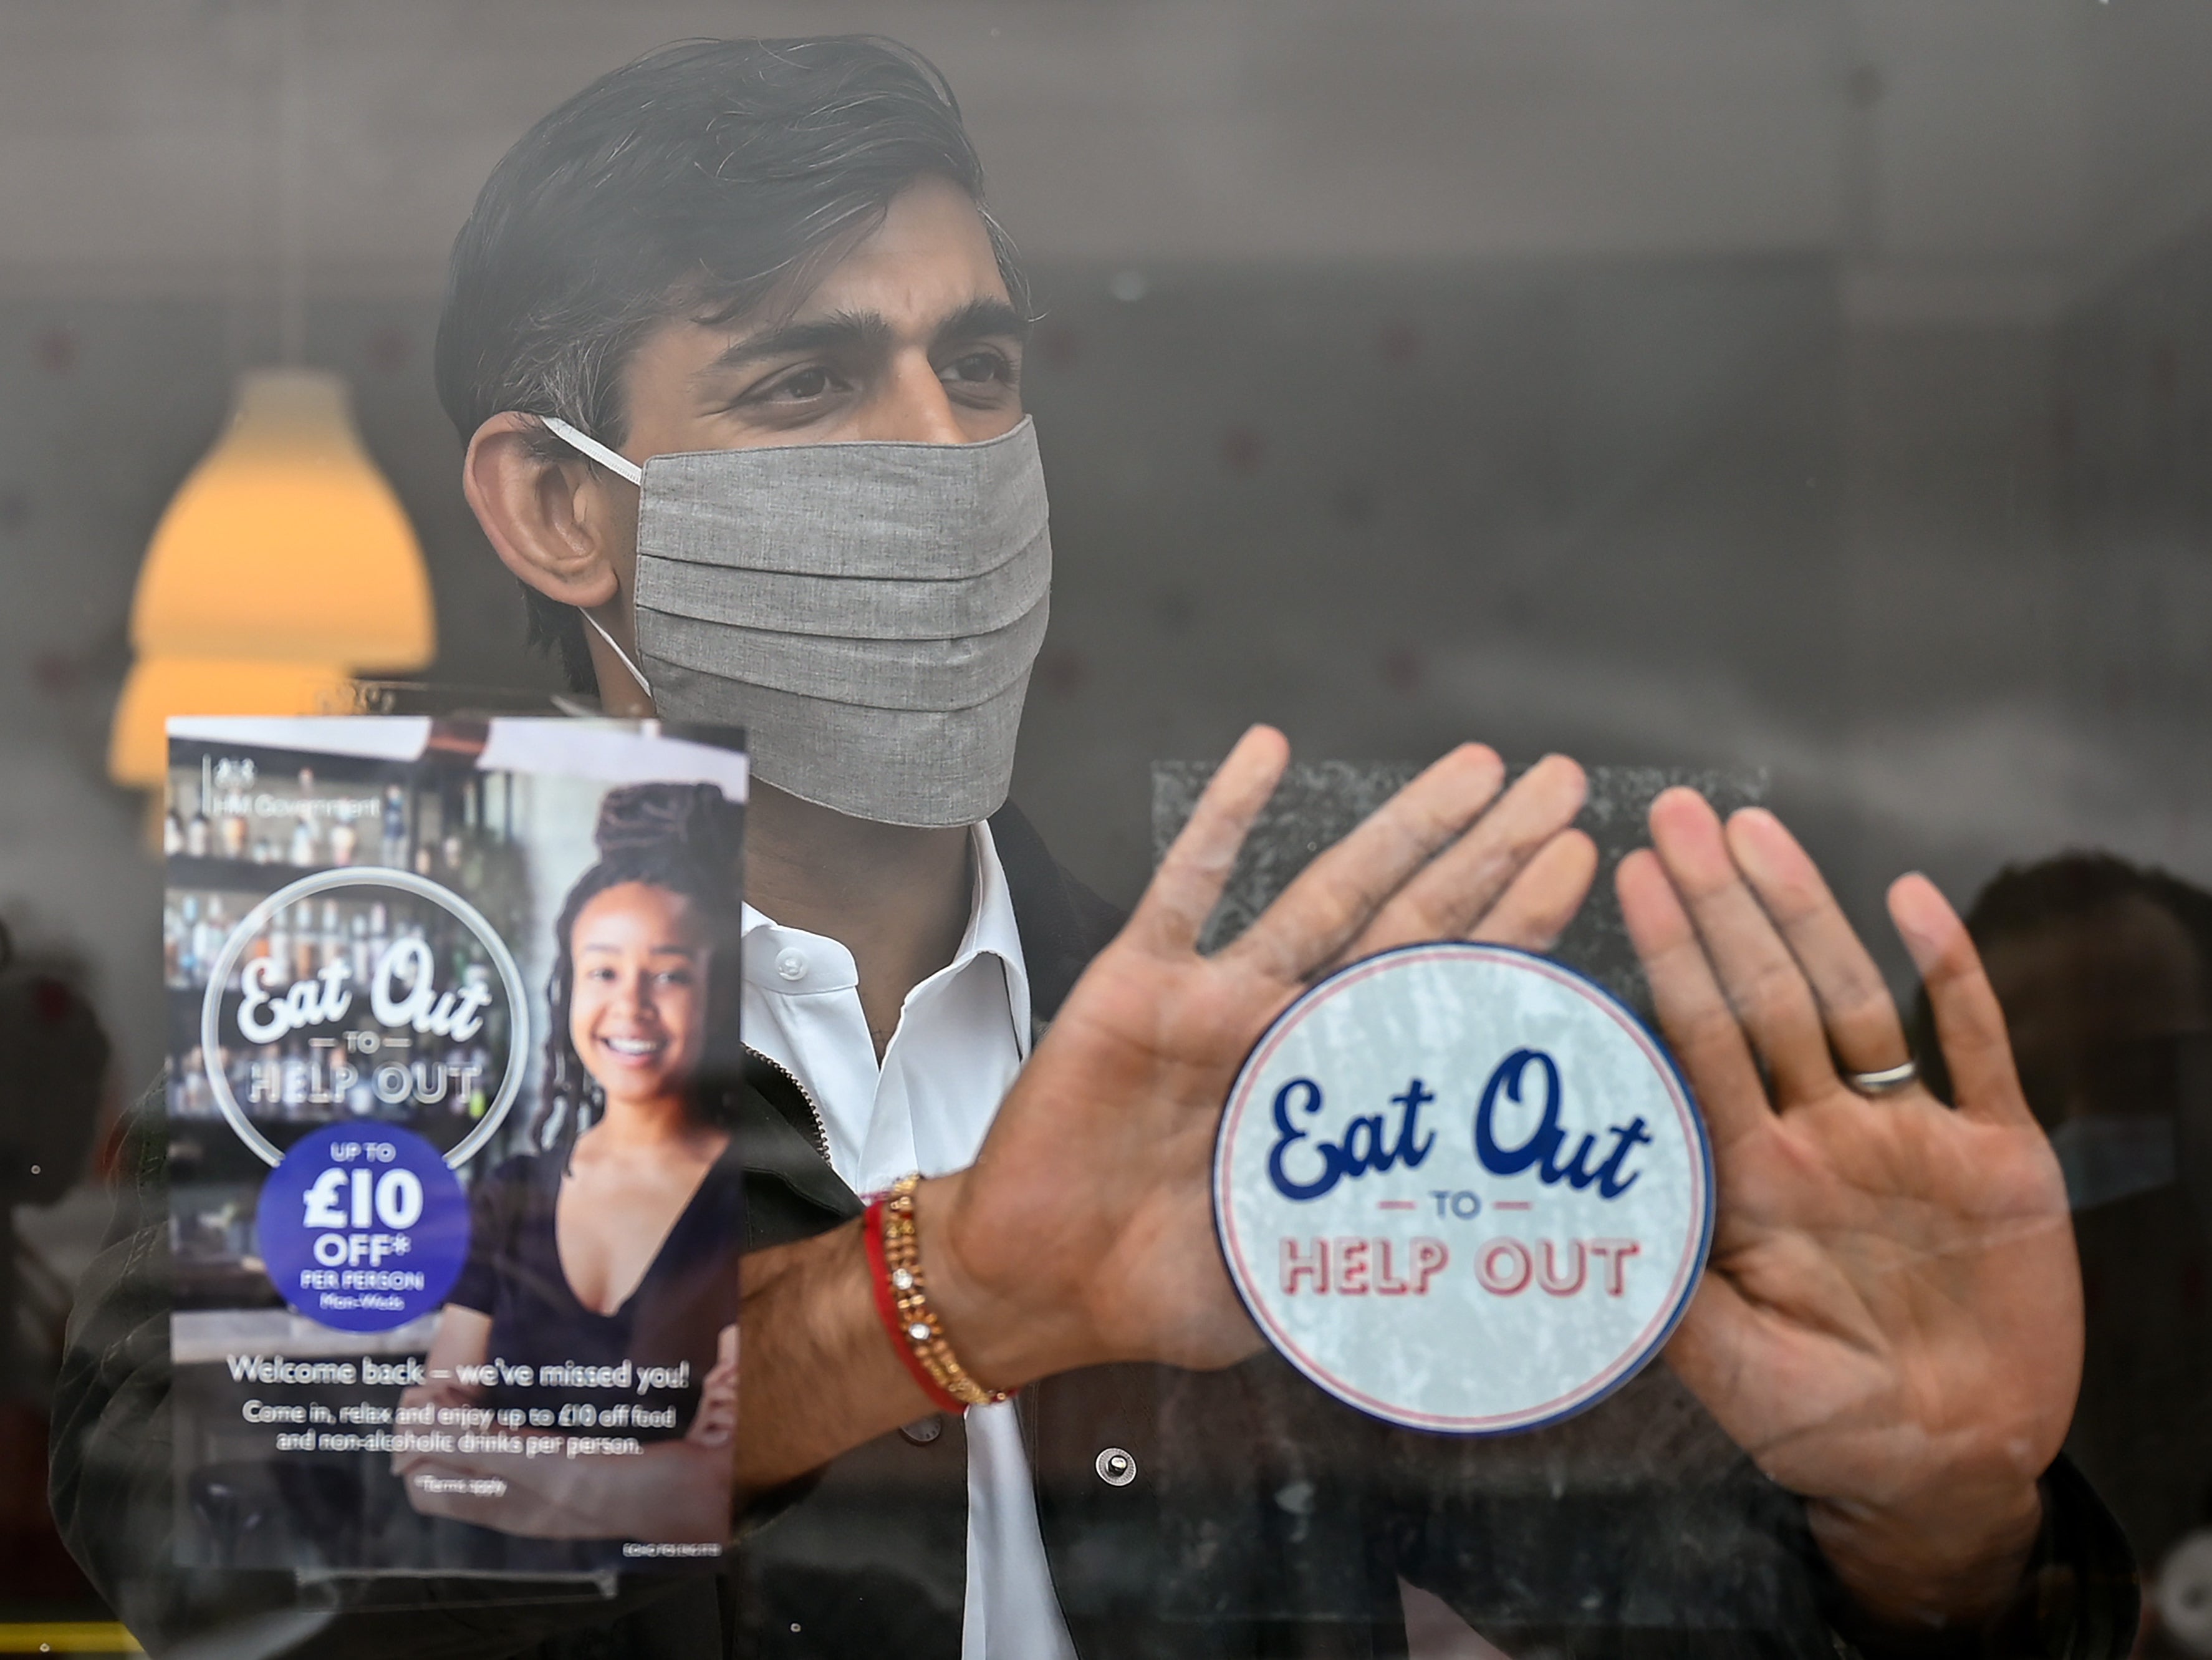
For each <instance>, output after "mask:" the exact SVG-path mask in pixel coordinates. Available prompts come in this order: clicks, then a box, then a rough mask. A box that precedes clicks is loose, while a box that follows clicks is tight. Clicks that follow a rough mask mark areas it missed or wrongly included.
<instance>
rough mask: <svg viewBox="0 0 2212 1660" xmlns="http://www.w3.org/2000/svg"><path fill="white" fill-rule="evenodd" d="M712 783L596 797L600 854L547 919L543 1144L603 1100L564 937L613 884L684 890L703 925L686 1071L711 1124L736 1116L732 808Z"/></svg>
mask: <svg viewBox="0 0 2212 1660" xmlns="http://www.w3.org/2000/svg"><path fill="white" fill-rule="evenodd" d="M738 811H739V810H738V808H736V807H734V806H732V805H731V804H730V803H729V802H728V801H727V800H725V799H724V798H723V795H722V793H721V791H720V790H719V789H717V788H716V787H714V785H712V784H629V785H625V786H623V787H621V788H619V789H613V790H609V791H608V792H607V794H606V795H605V798H604V799H603V800H601V801H600V803H599V827H598V829H597V830H595V831H594V832H593V836H592V839H593V841H595V842H597V843H598V845H599V862H598V863H597V864H595V865H593V866H592V867H591V868H590V869H589V870H587V871H586V872H585V873H583V874H582V875H581V876H580V877H578V878H577V879H576V884H575V885H574V887H572V888H570V889H569V890H568V897H567V898H566V899H564V900H563V901H562V903H561V915H560V916H559V918H558V919H557V920H556V921H555V923H554V924H553V972H552V975H551V976H550V978H549V980H548V981H547V983H546V987H545V1003H546V1009H547V1012H548V1015H549V1017H550V1018H549V1023H548V1025H547V1029H546V1033H545V1093H544V1100H543V1102H542V1103H541V1104H540V1105H539V1107H538V1116H537V1119H536V1121H535V1122H533V1123H532V1127H531V1139H532V1141H534V1142H535V1143H536V1144H537V1145H538V1146H550V1145H551V1144H552V1143H553V1142H554V1141H555V1140H565V1141H574V1140H575V1138H576V1137H577V1135H579V1134H580V1133H581V1132H582V1131H583V1130H584V1129H585V1128H586V1127H587V1126H586V1120H587V1119H592V1118H595V1117H596V1116H598V1114H599V1112H600V1111H601V1110H603V1109H604V1108H605V1094H604V1093H603V1092H602V1091H601V1090H600V1088H599V1084H598V1081H597V1080H596V1079H593V1078H592V1075H591V1073H590V1072H589V1071H587V1070H586V1067H585V1066H584V1061H583V1057H582V1056H581V1055H578V1054H577V1053H576V1047H575V1044H574V1043H573V1042H572V1041H571V1040H570V1038H569V1036H568V1009H569V1003H570V999H571V994H572V992H573V988H574V982H575V971H576V965H575V958H574V952H573V950H572V949H571V945H570V941H571V939H572V938H573V936H574V933H575V929H576V919H577V917H578V916H580V915H582V913H583V909H584V907H585V906H586V905H588V904H589V903H591V902H592V900H593V899H596V898H597V897H599V895H600V894H602V893H605V891H607V890H608V889H609V888H613V887H619V886H621V885H623V883H625V882H642V883H644V884H646V885H647V886H649V887H656V888H664V889H665V890H667V891H669V892H671V893H676V894H681V895H682V896H683V897H684V898H686V899H688V900H690V902H691V908H692V914H693V915H695V916H696V917H697V918H698V919H699V921H700V922H701V924H702V927H704V929H705V930H706V934H707V942H708V965H707V988H706V989H707V996H706V1009H705V1012H706V1043H705V1046H704V1048H703V1049H702V1052H701V1054H700V1056H699V1067H698V1070H697V1072H696V1073H695V1074H694V1075H693V1078H692V1080H691V1081H692V1110H693V1111H694V1112H695V1113H696V1114H698V1115H699V1116H701V1117H702V1119H704V1120H705V1121H706V1122H709V1123H718V1124H724V1125H726V1124H729V1123H732V1122H734V1118H735V1112H736V1100H737V1091H738V1087H739V1085H740V1083H741V1081H742V1079H743V1073H744V1061H743V1055H744V1049H743V1046H742V1044H741V1043H739V1042H738V1038H737V1031H738V1020H737V1012H738V998H739V996H740V988H739V982H738V948H739V933H740V932H741V927H742V922H741V919H742V916H743V914H744V912H743V903H742V901H741V900H740V899H739V898H738V889H739V875H738V863H737V860H738V845H739V844H738V834H737V831H738V818H737V815H738Z"/></svg>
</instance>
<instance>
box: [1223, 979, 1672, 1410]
mask: <svg viewBox="0 0 2212 1660" xmlns="http://www.w3.org/2000/svg"><path fill="white" fill-rule="evenodd" d="M1213 1179H1214V1213H1215V1219H1216V1222H1217V1224H1218V1228H1219V1231H1220V1236H1221V1245H1222V1250H1223V1252H1224V1254H1225V1256H1226V1257H1227V1259H1228V1264H1229V1271H1230V1274H1231V1278H1232V1279H1233V1280H1235V1281H1236V1284H1237V1290H1238V1292H1240V1294H1241V1295H1242V1296H1243V1298H1244V1302H1245V1305H1246V1306H1247V1307H1248V1308H1249V1310H1251V1312H1252V1316H1253V1318H1254V1319H1255V1321H1257V1322H1258V1323H1259V1325H1260V1328H1261V1330H1262V1331H1264V1332H1265V1333H1266V1334H1267V1338H1268V1341H1270V1342H1272V1343H1273V1345H1274V1346H1275V1347H1276V1348H1277V1349H1278V1350H1279V1351H1280V1352H1281V1353H1282V1354H1283V1355H1284V1357H1285V1359H1288V1360H1289V1361H1290V1362H1291V1364H1292V1365H1295V1366H1296V1367H1297V1369H1298V1370H1299V1371H1302V1372H1304V1374H1305V1375H1306V1376H1307V1377H1310V1378H1311V1379H1312V1380H1313V1381H1314V1382H1315V1383H1317V1384H1319V1385H1320V1386H1321V1387H1322V1389H1326V1390H1328V1392H1329V1393H1330V1394H1332V1395H1335V1396H1337V1397H1338V1398H1339V1399H1340V1400H1342V1401H1345V1402H1349V1403H1350V1404H1352V1406H1355V1407H1358V1408H1361V1409H1363V1410H1364V1411H1366V1412H1369V1413H1371V1414H1374V1415H1375V1416H1376V1417H1378V1418H1382V1419H1385V1420H1389V1421H1390V1422H1392V1423H1395V1424H1402V1425H1405V1426H1408V1427H1411V1428H1416V1429H1426V1430H1438V1431H1445V1432H1456V1433H1461V1434H1500V1433H1504V1432H1510V1431H1515V1430H1525V1429H1532V1428H1534V1427H1536V1426H1540V1425H1543V1424H1547V1423H1551V1422H1553V1421H1556V1420H1559V1419H1561V1418H1565V1417H1567V1416H1569V1415H1571V1414H1574V1413H1576V1412H1579V1411H1581V1410H1582V1409H1583V1408H1585V1407H1588V1406H1589V1405H1590V1404H1592V1403H1593V1402H1595V1401H1597V1400H1599V1399H1600V1398H1601V1397H1602V1396H1603V1395H1606V1394H1607V1393H1608V1392H1609V1391H1611V1390H1612V1389H1615V1388H1617V1387H1619V1386H1620V1384H1621V1383H1625V1382H1626V1381H1627V1380H1628V1379H1629V1378H1630V1377H1633V1376H1634V1375H1635V1373H1636V1372H1637V1371H1638V1370H1639V1369H1640V1368H1641V1367H1642V1366H1643V1365H1644V1363H1645V1362H1646V1361H1647V1360H1649V1359H1650V1358H1651V1356H1652V1355H1653V1354H1655V1353H1657V1351H1658V1349H1659V1347H1660V1346H1661V1345H1662V1344H1663V1343H1664V1342H1665V1341H1666V1339H1667V1336H1668V1334H1669V1333H1670V1332H1671V1331H1672V1330H1673V1329H1674V1325H1675V1323H1676V1322H1677V1321H1678V1320H1680V1317H1681V1315H1682V1311H1683V1310H1684V1308H1685V1307H1686V1305H1687V1304H1688V1302H1689V1298H1690V1294H1691V1292H1692V1290H1694V1289H1695V1287H1696V1284H1697V1278H1698V1274H1699V1270H1700V1268H1702V1267H1703V1266H1704V1263H1705V1250H1706V1247H1707V1245H1708V1243H1709V1242H1710V1239H1711V1232H1712V1215H1713V1183H1712V1158H1711V1149H1710V1147H1709V1146H1708V1143H1707V1141H1706V1138H1705V1126H1704V1124H1703V1123H1702V1122H1700V1120H1699V1116H1698V1114H1697V1110H1696V1109H1695V1108H1694V1107H1693V1106H1692V1103H1691V1100H1690V1096H1689V1091H1688V1090H1687V1089H1686V1087H1685V1086H1684V1085H1683V1082H1682V1079H1681V1078H1680V1074H1679V1073H1677V1072H1676V1071H1675V1069H1674V1064H1673V1062H1672V1061H1671V1060H1670V1059H1669V1058H1668V1055H1667V1054H1666V1052H1665V1051H1664V1050H1663V1049H1662V1048H1661V1047H1660V1046H1659V1043H1658V1041H1657V1040H1656V1038H1655V1037H1652V1035H1651V1034H1650V1032H1649V1031H1646V1030H1645V1029H1644V1026H1643V1025H1642V1024H1641V1023H1640V1022H1639V1021H1638V1019H1637V1018H1636V1017H1635V1016H1634V1015H1633V1014H1632V1013H1631V1012H1630V1011H1629V1010H1628V1009H1627V1008H1626V1006H1623V1005H1622V1004H1621V1003H1620V1001H1619V1000H1617V999H1616V998H1614V997H1613V995H1612V994H1610V993H1608V992H1607V991H1606V990H1604V989H1603V988H1601V987H1600V986H1597V985H1595V983H1593V982H1590V981H1589V980H1588V979H1586V978H1584V977H1583V976H1581V975H1578V974H1577V973H1575V972H1573V971H1572V970H1569V969H1566V968H1564V967H1562V966H1561V965H1560V964H1557V963H1554V962H1552V961H1550V960H1549V959H1547V958H1541V957H1536V956H1532V955H1530V954H1528V953H1527V952H1519V951H1515V950H1511V949H1510V948H1508V947H1505V946H1481V945H1468V944H1455V943H1445V944H1437V945H1426V946H1406V947H1403V948H1401V949H1400V950H1396V951H1392V952H1384V953H1383V954H1382V955H1381V956H1378V957H1373V958H1368V959H1366V960H1364V961H1363V962H1359V963H1355V964H1352V965H1351V966H1349V967H1347V968H1346V969H1343V970H1340V971H1338V972H1337V973H1335V974H1334V975H1332V976H1329V977H1328V979H1326V980H1323V981H1322V982H1319V983H1317V984H1316V985H1315V986H1314V987H1313V988H1311V989H1310V990H1309V991H1307V992H1306V993H1305V994H1304V995H1303V996H1301V997H1300V998H1299V999H1298V1000H1297V1001H1296V1002H1295V1003H1293V1004H1291V1006H1290V1007H1289V1008H1288V1009H1286V1010H1285V1011H1284V1012H1283V1013H1282V1015H1281V1016H1280V1017H1279V1018H1277V1020H1276V1021H1275V1023H1274V1025H1272V1026H1271V1027H1270V1028H1269V1029H1268V1031H1267V1033H1266V1035H1265V1036H1264V1037H1261V1040H1260V1042H1259V1043H1258V1045H1257V1046H1256V1047H1255V1049H1254V1050H1253V1052H1252V1054H1251V1055H1250V1056H1249V1058H1248V1059H1247V1060H1246V1061H1245V1063H1244V1067H1243V1071H1242V1072H1241V1073H1239V1074H1238V1076H1237V1082H1236V1085H1235V1086H1234V1088H1233V1089H1232V1090H1231V1092H1230V1098H1229V1104H1228V1110H1227V1111H1226V1113H1225V1115H1224V1117H1223V1121H1222V1126H1221V1133H1220V1140H1219V1141H1218V1144H1217V1146H1216V1148H1215V1152H1214V1171H1213Z"/></svg>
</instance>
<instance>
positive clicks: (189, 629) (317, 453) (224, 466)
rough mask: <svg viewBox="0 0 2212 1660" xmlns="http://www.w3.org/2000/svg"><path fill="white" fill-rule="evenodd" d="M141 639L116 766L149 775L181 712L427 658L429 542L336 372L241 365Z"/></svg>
mask: <svg viewBox="0 0 2212 1660" xmlns="http://www.w3.org/2000/svg"><path fill="white" fill-rule="evenodd" d="M131 646H132V647H133V648H134V649H135V651H136V652H137V663H136V664H135V665H134V666H132V668H131V674H130V678H128V679H127V680H126V681H125V683H124V687H123V696H122V698H121V700H120V701H119V702H118V704H117V706H116V710H115V725H114V729H113V731H112V734H111V737H110V741H109V746H108V758H107V767H108V772H109V774H110V775H112V777H113V778H114V779H115V781H117V782H118V783H122V784H131V785H136V786H139V787H144V788H149V789H154V788H159V787H161V784H162V782H163V780H164V778H165V776H166V775H167V769H168V739H167V733H166V730H165V726H164V723H165V722H166V721H167V718H168V717H169V716H171V715H179V714H317V713H323V712H328V711H331V710H334V709H340V708H343V707H344V699H345V696H346V687H347V684H348V682H349V679H350V678H351V674H352V672H355V671H359V670H363V669H374V670H379V671H382V672H406V671H409V670H413V669H419V668H422V667H423V666H425V665H427V664H428V662H429V660H430V659H431V657H432V655H433V654H434V653H435V649H436V629H435V623H434V621H433V617H432V611H431V604H430V582H429V577H428V574H427V573H426V572H425V570H424V569H423V565H422V547H421V544H419V543H417V542H416V538H415V532H414V530H413V528H412V526H410V525H409V524H408V522H407V515H406V514H405V513H404V511H403V510H402V509H401V508H400V505H399V500H398V497H397V496H394V495H393V494H392V487H391V486H390V485H389V484H387V483H386V482H385V481H384V478H383V477H382V476H381V475H380V474H379V473H378V471H376V466H375V464H374V462H373V461H371V460H370V459H369V455H368V451H367V450H366V449H364V448H363V447H362V442H361V438H360V435H359V434H358V433H357V432H356V430H355V429H354V424H353V418H352V414H351V411H350V410H349V407H348V399H347V394H346V386H345V382H344V381H343V380H341V379H339V377H338V376H337V375H335V374H328V373H325V372H324V371H320V370H315V369H302V368H280V369H256V370H252V371H250V372H249V373H247V374H245V375H243V376H241V377H240V380H239V383H238V394H237V400H236V402H235V404H234V406H233V408H232V411H231V418H230V423H229V426H228V429H226V430H225V432H224V434H223V435H222V438H221V439H220V440H218V441H217V442H216V447H214V448H213V449H212V450H210V452H209V453H208V454H207V456H206V458H205V459H204V460H202V461H201V463H200V464H199V465H198V466H197V467H196V468H194V469H193V470H192V472H191V477H187V478H186V479H185V483H184V486H183V488H182V489H179V491H178V492H177V496H176V499H175V500H174V501H173V502H170V503H169V507H168V511H167V512H166V513H164V514H162V515H161V523H160V524H159V525H158V526H156V527H155V532H154V539H153V543H152V544H151V545H150V546H149V548H148V549H147V550H146V562H145V565H144V567H143V569H141V570H140V572H139V575H138V592H137V598H136V599H134V600H133V602H132V605H131Z"/></svg>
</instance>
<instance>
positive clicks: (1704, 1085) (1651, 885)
mask: <svg viewBox="0 0 2212 1660" xmlns="http://www.w3.org/2000/svg"><path fill="white" fill-rule="evenodd" d="M1613 891H1615V892H1616V893H1617V894H1619V895H1620V915H1621V920H1622V921H1624V922H1626V924H1627V926H1628V937H1629V939H1630V940H1631V941H1632V943H1633V944H1634V945H1635V946H1636V954H1637V956H1638V958H1641V959H1642V961H1643V964H1644V978H1645V979H1646V980H1647V981H1649V982H1650V986H1651V1000H1652V1003H1653V1005H1654V1006H1656V1009H1657V1010H1658V1013H1659V1027H1660V1030H1661V1031H1663V1032H1665V1033H1666V1035H1667V1041H1668V1043H1670V1044H1672V1045H1673V1046H1674V1055H1675V1057H1676V1058H1677V1059H1678V1060H1680V1061H1681V1063H1682V1069H1683V1070H1684V1071H1685V1072H1686V1073H1688V1074H1689V1079H1690V1087H1691V1088H1692V1090H1694V1091H1696V1092H1697V1097H1698V1105H1699V1108H1700V1109H1701V1110H1703V1111H1704V1113H1705V1125H1706V1128H1708V1129H1710V1130H1711V1132H1712V1138H1713V1147H1714V1151H1715V1152H1717V1153H1725V1152H1727V1150H1728V1147H1729V1144H1731V1143H1732V1142H1734V1141H1735V1140H1737V1139H1738V1138H1739V1137H1741V1136H1744V1135H1747V1134H1756V1133H1759V1132H1761V1131H1764V1130H1765V1129H1768V1128H1771V1126H1772V1123H1773V1120H1774V1115H1773V1112H1772V1110H1771V1108H1769V1107H1768V1105H1767V1104H1766V1091H1765V1089H1764V1088H1762V1087H1761V1085H1760V1084H1759V1068H1758V1067H1757V1066H1756V1065H1754V1064H1753V1061H1752V1058H1751V1049H1750V1046H1749V1045H1748V1044H1747V1043H1745V1042H1744V1036H1743V1029H1742V1028H1741V1026H1739V1025H1736V1018H1735V1012H1734V1011H1733V1010H1731V1009H1730V1008H1729V1005H1728V999H1727V998H1725V997H1723V995H1722V994H1721V988H1720V982H1718V981H1717V980H1715V979H1714V978H1713V971H1712V966H1711V964H1709V963H1707V962H1706V960H1705V947H1704V946H1702V945H1701V944H1700V943H1699V939H1698V931H1697V929H1696V928H1695V927H1692V925H1691V922H1690V917H1689V913H1688V912H1686V911H1685V910H1684V909H1682V902H1681V900H1680V897H1677V896H1676V894H1675V892H1674V885H1673V884H1672V883H1670V882H1669V881H1668V879H1667V871H1666V867H1665V866H1662V864H1661V863H1660V862H1659V858H1658V855H1657V854H1654V853H1652V852H1651V851H1650V849H1649V848H1638V849H1637V851H1635V852H1634V853H1632V854H1629V855H1628V857H1627V858H1626V859H1624V860H1621V861H1620V869H1619V870H1618V871H1616V872H1615V873H1613Z"/></svg>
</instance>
